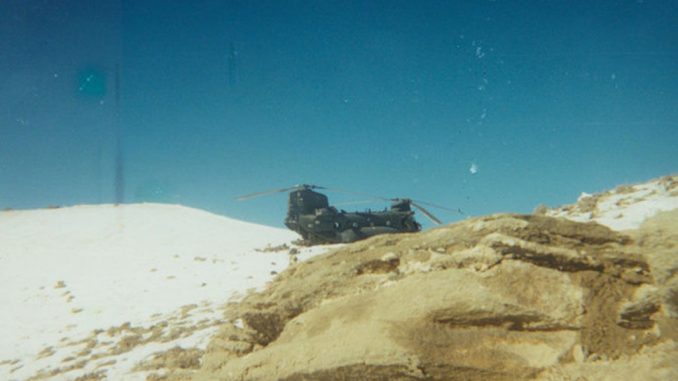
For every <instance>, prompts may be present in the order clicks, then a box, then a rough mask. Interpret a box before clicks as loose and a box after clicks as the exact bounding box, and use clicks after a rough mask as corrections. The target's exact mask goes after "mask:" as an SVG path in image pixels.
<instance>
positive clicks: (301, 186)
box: [236, 184, 325, 201]
mask: <svg viewBox="0 0 678 381" xmlns="http://www.w3.org/2000/svg"><path fill="white" fill-rule="evenodd" d="M304 188H307V189H325V188H324V187H321V186H318V185H307V184H298V185H295V186H293V187H289V188H280V189H272V190H267V191H264V192H256V193H250V194H246V195H242V196H238V197H236V200H238V201H245V200H251V199H253V198H257V197H261V196H268V195H271V194H276V193H284V192H290V191H294V190H299V189H304Z"/></svg>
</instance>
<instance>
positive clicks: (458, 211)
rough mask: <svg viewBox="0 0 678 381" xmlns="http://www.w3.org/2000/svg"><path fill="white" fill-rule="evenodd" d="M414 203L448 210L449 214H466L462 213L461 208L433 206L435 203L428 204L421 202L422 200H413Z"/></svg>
mask: <svg viewBox="0 0 678 381" xmlns="http://www.w3.org/2000/svg"><path fill="white" fill-rule="evenodd" d="M412 201H413V202H416V203H417V204H420V205H427V206H431V207H434V208H438V209H442V210H446V211H448V212H454V213H459V214H464V212H462V211H461V209H459V208H457V209H452V208H448V207H446V206H441V205H437V204H433V203H430V202H426V201H420V200H412Z"/></svg>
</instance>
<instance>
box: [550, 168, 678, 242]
mask: <svg viewBox="0 0 678 381" xmlns="http://www.w3.org/2000/svg"><path fill="white" fill-rule="evenodd" d="M673 209H678V176H666V177H662V178H660V179H656V180H652V181H648V182H646V183H642V184H635V185H621V186H618V187H616V188H615V189H613V190H610V191H607V192H602V193H596V194H588V193H582V195H581V196H580V197H579V199H578V200H577V203H576V204H572V205H566V206H563V207H559V208H555V209H551V210H546V211H544V213H545V214H546V215H547V216H551V217H564V218H567V219H570V220H573V221H578V222H589V221H595V222H597V223H599V224H601V225H605V226H607V227H609V228H611V229H613V230H627V229H636V228H638V227H639V226H640V225H641V224H642V223H643V221H645V220H646V219H648V218H650V217H652V216H654V215H655V214H657V213H658V212H661V211H668V210H673Z"/></svg>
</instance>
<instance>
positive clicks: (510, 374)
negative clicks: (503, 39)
mask: <svg viewBox="0 0 678 381" xmlns="http://www.w3.org/2000/svg"><path fill="white" fill-rule="evenodd" d="M659 217H661V218H663V220H662V221H661V222H659V223H655V225H653V224H652V223H649V224H646V225H647V228H646V229H645V230H643V229H641V230H639V231H638V232H636V234H634V235H625V234H620V233H617V232H614V231H612V230H610V229H608V228H606V227H604V226H601V225H598V224H596V223H578V222H572V221H568V220H564V219H558V218H551V217H545V216H533V215H494V216H489V217H484V218H478V219H473V220H467V221H464V222H461V223H457V224H454V225H451V226H447V227H442V228H438V229H434V230H430V231H428V232H425V233H420V234H409V235H406V234H402V235H388V236H378V237H374V238H372V239H369V240H366V241H362V242H358V243H354V244H351V245H347V246H345V247H343V248H341V249H338V250H336V251H334V252H331V253H329V254H326V255H323V256H320V257H316V258H313V259H311V260H309V261H306V262H302V263H299V264H296V265H294V266H292V267H291V268H289V269H288V270H287V271H285V272H283V273H282V274H280V275H279V276H278V278H277V279H276V280H275V282H274V283H272V284H271V285H270V287H268V288H267V289H266V290H265V291H264V292H261V293H257V294H251V295H249V296H248V297H246V298H245V299H244V300H243V301H242V302H241V303H238V304H234V305H232V306H231V308H229V309H228V311H229V312H228V314H229V316H228V318H229V320H230V321H231V323H229V324H226V325H225V326H223V327H222V329H221V331H220V333H219V334H218V335H217V336H216V337H214V338H213V340H212V343H211V344H210V346H209V348H208V349H207V351H206V354H205V356H204V357H203V359H202V368H201V369H200V370H199V371H197V372H195V371H188V370H187V371H183V373H182V372H175V373H173V375H172V377H174V378H176V379H194V380H208V379H209V380H215V379H219V380H287V381H292V380H295V381H296V380H357V379H360V380H521V379H523V380H527V379H543V380H556V379H572V380H575V379H578V378H577V377H580V378H583V379H586V374H591V375H595V374H597V375H599V376H600V377H593V378H591V379H604V378H605V377H603V376H602V375H605V374H610V375H614V374H617V375H618V376H619V375H623V376H624V377H622V378H626V379H628V377H629V376H633V375H634V374H636V373H634V372H631V371H630V370H629V369H630V367H631V366H632V365H631V364H633V366H635V368H633V369H643V370H644V373H643V377H642V379H671V378H678V372H677V371H676V366H675V365H674V364H673V363H672V362H671V361H669V359H670V358H675V354H676V344H675V339H676V335H675V333H676V331H677V330H676V321H677V320H676V310H677V309H676V300H677V298H676V295H678V292H676V290H677V288H676V284H678V282H676V280H675V274H676V272H675V271H674V269H676V268H678V266H676V259H675V257H676V252H675V247H676V246H675V245H676V243H678V237H675V236H674V235H675V233H673V232H675V231H678V229H676V226H677V221H678V213H675V212H674V213H672V214H671V213H665V214H664V215H661V216H659ZM670 224H672V225H671V226H673V228H670V227H668V228H667V226H668V225H670ZM662 229H664V231H662ZM666 229H668V230H666ZM671 229H673V230H671ZM672 234H673V235H672ZM667 235H668V236H669V238H668V239H667ZM666 257H671V258H672V259H667V258H666ZM667 263H668V264H667ZM667 266H668V267H669V268H670V269H667ZM615 372H618V373H615ZM170 378H171V377H170ZM637 379H641V378H637Z"/></svg>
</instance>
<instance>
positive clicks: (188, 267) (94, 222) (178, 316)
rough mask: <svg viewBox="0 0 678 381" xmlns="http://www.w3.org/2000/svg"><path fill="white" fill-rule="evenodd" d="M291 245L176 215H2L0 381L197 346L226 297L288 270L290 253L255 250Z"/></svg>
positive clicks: (130, 208)
mask: <svg viewBox="0 0 678 381" xmlns="http://www.w3.org/2000/svg"><path fill="white" fill-rule="evenodd" d="M296 238H298V237H297V236H296V234H294V233H293V232H290V231H288V230H284V229H277V228H271V227H266V226H261V225H255V224H250V223H246V222H242V221H237V220H233V219H229V218H226V217H221V216H217V215H214V214H211V213H208V212H204V211H200V210H195V209H191V208H186V207H182V206H177V205H161V204H138V205H122V206H113V205H99V206H76V207H70V208H61V209H45V210H28V211H4V212H1V213H0V279H2V280H3V284H2V287H3V292H2V293H0V305H1V306H2V308H3V310H4V311H6V312H9V313H3V314H1V315H0V341H1V342H2V343H3V345H2V346H0V378H2V379H6V380H11V379H26V378H27V377H29V376H33V375H35V374H36V373H38V372H39V371H42V374H43V375H53V376H55V377H57V379H58V378H59V377H65V376H64V374H68V375H70V376H69V377H73V378H74V377H76V376H77V375H82V374H85V373H87V372H88V371H94V369H96V367H97V366H100V365H101V364H103V363H106V362H111V361H112V359H115V361H116V362H117V363H118V365H116V367H117V368H116V369H117V370H115V371H119V372H122V373H118V376H120V375H121V374H125V372H126V371H128V370H129V369H130V368H131V367H133V366H134V363H135V362H136V360H134V361H133V360H129V361H128V362H129V364H127V365H125V366H120V365H121V363H124V361H123V359H122V358H121V357H120V356H117V357H112V356H113V355H119V354H120V353H127V352H131V351H132V350H137V351H139V350H141V351H140V352H139V353H137V354H136V355H135V356H132V357H133V358H136V357H141V358H143V357H144V356H146V355H148V354H149V353H152V352H153V351H157V350H159V349H160V348H159V347H158V345H157V344H158V343H160V342H164V346H165V347H166V346H167V345H170V344H172V345H179V344H180V343H183V344H184V345H190V346H193V345H196V344H197V342H200V340H202V341H203V342H204V341H205V339H206V337H207V336H208V335H209V332H211V331H213V328H211V327H212V326H214V325H215V324H217V323H218V322H219V321H220V320H221V319H222V317H221V314H222V312H221V307H220V306H221V305H222V304H224V303H226V302H227V301H228V300H229V297H237V296H242V295H243V294H244V293H245V292H246V290H248V289H251V288H261V287H263V286H264V285H265V284H266V282H268V281H269V280H270V279H271V278H272V276H273V274H272V272H279V271H282V270H283V269H284V268H285V267H286V266H287V264H288V261H289V258H288V255H287V252H284V251H279V252H270V253H263V252H259V251H257V250H258V249H262V248H265V247H267V246H277V245H280V244H283V243H288V244H289V242H290V241H292V240H294V239H296ZM322 250H323V249H322V248H318V249H313V250H311V249H303V250H302V253H301V255H302V257H304V256H308V255H313V254H314V253H317V252H319V251H322ZM95 330H99V331H104V332H99V333H95V332H97V331H95ZM108 331H110V334H109V332H108ZM197 333H199V334H200V335H202V336H201V337H197V336H196V337H194V338H193V339H191V337H192V336H194V334H197ZM177 340H178V341H177ZM182 340H183V341H182ZM105 342H109V344H107V345H102V343H105ZM142 344H143V345H142ZM142 347H145V348H142ZM144 351H146V352H144ZM149 351H150V352H149ZM78 354H85V355H84V356H83V355H80V356H78ZM69 357H70V358H71V359H70V360H69V361H64V359H68V358H69ZM82 361H85V363H82ZM110 365H111V364H109V366H108V367H106V366H104V367H103V368H102V367H99V368H98V369H96V370H97V371H102V370H106V369H108V368H111V366H110ZM113 368H115V367H113ZM69 369H70V371H69ZM115 374H116V373H114V372H113V373H112V371H109V374H108V377H111V378H116V376H115ZM129 377H132V376H129V375H126V376H125V377H124V378H125V379H130V378H129ZM137 378H138V379H143V378H144V376H143V374H140V375H138V376H137Z"/></svg>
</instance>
